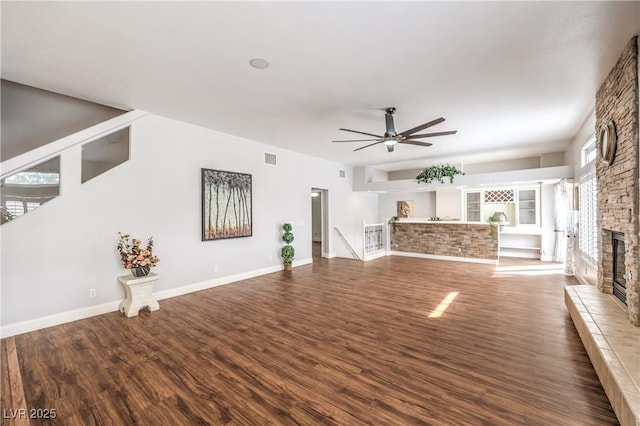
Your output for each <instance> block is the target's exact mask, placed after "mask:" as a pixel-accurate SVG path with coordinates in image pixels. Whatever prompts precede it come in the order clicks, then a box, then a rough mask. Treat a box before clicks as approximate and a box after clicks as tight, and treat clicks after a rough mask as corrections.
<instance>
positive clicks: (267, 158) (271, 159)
mask: <svg viewBox="0 0 640 426" xmlns="http://www.w3.org/2000/svg"><path fill="white" fill-rule="evenodd" d="M276 163H277V157H276V155H275V154H272V153H270V152H265V153H264V164H270V165H272V166H275V165H276Z"/></svg>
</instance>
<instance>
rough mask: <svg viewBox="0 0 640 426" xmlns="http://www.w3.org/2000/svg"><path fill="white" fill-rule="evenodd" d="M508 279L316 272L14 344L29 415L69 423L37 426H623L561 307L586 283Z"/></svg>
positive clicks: (418, 268) (480, 271) (426, 265)
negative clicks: (53, 414)
mask: <svg viewBox="0 0 640 426" xmlns="http://www.w3.org/2000/svg"><path fill="white" fill-rule="evenodd" d="M507 262H508V263H507ZM505 263H506V265H507V266H521V267H522V270H521V271H518V270H509V269H507V268H502V269H499V270H496V268H495V267H493V266H490V265H478V264H461V263H456V262H445V261H435V260H427V259H412V258H405V257H387V258H380V259H377V260H374V261H371V262H367V263H366V264H365V263H362V262H357V261H350V260H345V259H331V260H327V259H322V258H318V259H314V263H313V264H312V265H308V266H304V267H299V268H296V269H295V270H294V271H293V272H291V273H286V272H279V273H274V274H269V275H265V276H261V277H256V278H252V279H249V280H246V281H242V282H238V283H234V284H229V285H225V286H221V287H216V288H212V289H210V290H206V291H201V292H198V293H193V294H189V295H185V296H181V297H176V298H172V299H167V300H163V301H162V302H161V309H160V310H159V311H155V312H153V313H149V312H146V311H145V312H141V314H140V315H139V316H138V317H134V318H126V317H124V316H123V315H122V314H120V313H110V314H106V315H101V316H98V317H94V318H89V319H86V320H82V321H76V322H73V323H69V324H64V325H62V326H58V327H52V328H48V329H45V330H40V331H37V332H33V333H28V334H24V335H20V336H16V337H15V338H14V341H15V346H16V355H17V358H18V359H19V365H20V368H21V373H22V382H23V387H24V395H25V402H26V405H27V406H29V407H30V408H56V410H57V413H58V417H57V418H56V419H55V420H53V421H50V422H42V421H39V420H38V421H32V424H34V425H35V424H96V425H102V424H117V425H120V424H122V425H125V424H126V425H147V424H149V425H158V424H172V425H191V424H227V425H253V424H287V425H288V424H291V425H296V424H297V425H309V424H336V425H345V424H346V425H353V424H426V425H476V424H477V425H489V424H490V425H514V424H526V425H549V424H553V425H576V426H577V425H581V426H582V425H594V426H595V425H616V424H618V422H617V420H616V418H615V414H614V413H613V411H612V409H611V406H610V404H609V402H608V400H607V398H606V395H605V394H604V392H603V390H602V387H601V386H600V383H599V382H598V379H597V376H596V375H595V372H594V371H593V368H592V366H591V364H590V362H589V358H588V356H587V355H586V352H585V350H584V348H583V347H582V343H581V341H580V338H579V337H578V334H577V332H576V330H575V329H574V328H573V324H572V322H571V319H570V318H569V316H568V314H567V312H566V309H565V307H564V299H563V288H564V286H565V285H571V284H577V282H576V281H575V280H574V279H573V278H569V277H565V276H564V275H562V273H561V269H558V270H557V271H547V272H545V271H544V270H542V274H541V272H540V269H535V268H540V267H543V266H545V265H546V266H549V265H550V264H548V263H545V264H543V263H540V262H534V261H524V260H515V259H512V260H508V261H506V262H505ZM528 268H529V269H530V270H527V269H528ZM451 292H457V293H458V295H457V296H456V297H455V298H454V299H453V301H452V302H451V304H450V305H449V306H448V307H447V308H446V310H444V312H443V313H442V315H441V316H440V317H430V316H429V315H430V314H431V313H432V312H433V311H434V309H436V308H437V307H438V306H439V305H440V303H441V302H442V301H443V300H444V299H445V298H447V296H448V295H449V294H450V293H451ZM7 340H8V339H5V340H3V341H2V345H3V346H2V347H3V356H5V355H4V354H5V352H6V350H5V349H4V348H6V347H7ZM5 364H6V363H3V366H2V372H3V374H4V373H5V370H6V365H5ZM7 389H10V392H12V393H13V388H11V387H10V386H8V385H7V383H6V381H5V380H4V379H3V382H2V390H3V393H4V392H6V391H7ZM1 402H2V406H3V408H4V407H7V406H8V405H7V404H10V400H9V399H7V398H6V397H5V396H4V395H3V396H2V398H1ZM8 424H9V423H8Z"/></svg>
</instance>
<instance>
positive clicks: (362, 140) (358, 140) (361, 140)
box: [331, 139, 382, 142]
mask: <svg viewBox="0 0 640 426" xmlns="http://www.w3.org/2000/svg"><path fill="white" fill-rule="evenodd" d="M381 140H382V139H349V140H347V141H331V142H371V141H381Z"/></svg>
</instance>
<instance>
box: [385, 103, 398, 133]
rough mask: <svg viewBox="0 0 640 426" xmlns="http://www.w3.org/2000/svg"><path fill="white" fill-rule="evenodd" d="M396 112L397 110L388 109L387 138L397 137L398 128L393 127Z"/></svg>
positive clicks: (386, 116) (386, 118)
mask: <svg viewBox="0 0 640 426" xmlns="http://www.w3.org/2000/svg"><path fill="white" fill-rule="evenodd" d="M392 111H395V108H389V109H387V113H386V114H385V115H384V122H385V124H386V125H387V133H386V135H385V136H387V135H388V136H395V135H396V128H395V126H394V125H393V112H392Z"/></svg>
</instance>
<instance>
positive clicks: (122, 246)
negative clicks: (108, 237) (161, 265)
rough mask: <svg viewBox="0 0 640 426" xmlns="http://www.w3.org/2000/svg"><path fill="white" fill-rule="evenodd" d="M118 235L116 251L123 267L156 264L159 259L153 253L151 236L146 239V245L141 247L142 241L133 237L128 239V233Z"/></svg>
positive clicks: (148, 266) (151, 265)
mask: <svg viewBox="0 0 640 426" xmlns="http://www.w3.org/2000/svg"><path fill="white" fill-rule="evenodd" d="M118 235H120V241H119V242H118V252H119V253H120V263H122V266H123V267H124V268H125V269H132V268H150V267H153V266H156V263H158V262H159V261H160V259H158V256H154V255H153V237H150V238H149V240H148V241H147V247H146V248H143V247H142V241H140V240H137V239H135V238H133V239H130V236H129V234H122V233H120V232H118Z"/></svg>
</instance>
